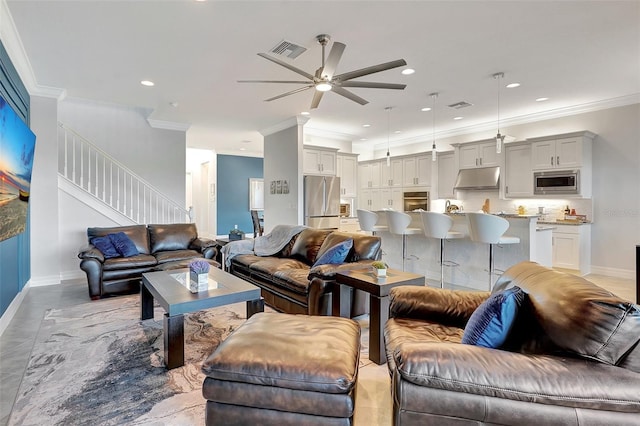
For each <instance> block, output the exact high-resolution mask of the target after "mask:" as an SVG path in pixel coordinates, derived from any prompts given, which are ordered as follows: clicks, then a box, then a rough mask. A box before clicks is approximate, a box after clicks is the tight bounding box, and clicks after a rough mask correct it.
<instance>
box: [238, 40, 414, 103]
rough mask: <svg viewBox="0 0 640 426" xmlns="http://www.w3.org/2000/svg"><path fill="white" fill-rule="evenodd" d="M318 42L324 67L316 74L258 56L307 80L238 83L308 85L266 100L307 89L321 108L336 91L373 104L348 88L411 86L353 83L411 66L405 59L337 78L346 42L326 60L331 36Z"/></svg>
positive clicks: (336, 47)
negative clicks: (323, 97) (387, 71)
mask: <svg viewBox="0 0 640 426" xmlns="http://www.w3.org/2000/svg"><path fill="white" fill-rule="evenodd" d="M316 40H318V43H320V44H321V45H322V65H321V66H320V68H318V69H317V70H316V72H315V74H313V75H312V74H309V73H308V72H306V71H304V70H301V69H300V68H297V67H294V66H293V65H291V64H288V63H286V62H284V61H281V60H280V59H278V58H274V57H272V56H269V55H267V54H265V53H258V56H261V57H263V58H265V59H267V60H269V61H271V62H275V63H276V64H278V65H280V66H283V67H285V68H287V69H289V70H291V71H293V72H295V73H297V74H300V75H301V76H303V77H306V78H307V80H306V81H291V80H238V83H285V84H304V86H303V87H300V88H298V89H294V90H291V91H289V92H286V93H283V94H281V95H278V96H274V97H273V98H269V99H265V101H273V100H276V99H280V98H284V97H285V96H289V95H293V94H295V93H299V92H303V91H305V90H309V89H313V88H315V89H316V91H315V93H314V95H313V100H312V101H311V108H312V109H313V108H317V107H318V105H319V104H320V101H321V100H322V95H323V94H324V92H328V91H332V92H334V93H337V94H338V95H341V96H344V97H345V98H347V99H351V100H352V101H354V102H357V103H359V104H360V105H366V104H368V103H369V101H367V100H366V99H363V98H361V97H360V96H358V95H356V94H354V93H353V92H350V91H349V90H347V89H345V87H364V88H370V89H396V90H403V89H404V88H405V87H407V85H406V84H393V83H372V82H365V81H351V80H353V79H355V78H358V77H362V76H365V75H369V74H375V73H377V72H381V71H386V70H390V69H393V68H397V67H401V66H404V65H407V62H406V61H405V60H404V59H397V60H395V61H391V62H386V63H383V64H378V65H373V66H370V67H366V68H361V69H359V70H355V71H350V72H346V73H343V74H338V75H334V73H335V71H336V68H337V67H338V62H340V58H341V57H342V53H343V52H344V49H345V47H347V46H346V45H345V44H343V43H339V42H337V41H336V42H334V43H333V45H332V46H331V51H330V52H329V56H328V57H327V59H326V61H325V56H324V49H325V46H326V45H327V43H328V42H329V40H331V37H330V36H329V35H327V34H320V35H318V36H316Z"/></svg>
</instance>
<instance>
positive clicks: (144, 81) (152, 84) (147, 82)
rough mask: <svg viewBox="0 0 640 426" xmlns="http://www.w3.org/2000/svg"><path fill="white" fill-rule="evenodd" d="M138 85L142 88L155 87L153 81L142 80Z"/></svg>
mask: <svg viewBox="0 0 640 426" xmlns="http://www.w3.org/2000/svg"><path fill="white" fill-rule="evenodd" d="M140 84H142V85H143V86H148V87H151V86H155V85H156V84H155V83H154V82H153V81H150V80H142V81H141V82H140Z"/></svg>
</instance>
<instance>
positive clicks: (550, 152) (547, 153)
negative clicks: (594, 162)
mask: <svg viewBox="0 0 640 426" xmlns="http://www.w3.org/2000/svg"><path fill="white" fill-rule="evenodd" d="M594 136H595V135H594V134H593V133H591V132H577V133H569V134H564V135H554V136H546V137H541V138H533V139H527V141H529V142H531V156H532V168H533V170H552V169H556V170H558V169H576V168H581V167H583V166H586V167H589V168H590V167H591V149H592V147H591V146H592V141H593V138H594Z"/></svg>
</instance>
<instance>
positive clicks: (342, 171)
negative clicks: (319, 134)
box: [336, 153, 358, 197]
mask: <svg viewBox="0 0 640 426" xmlns="http://www.w3.org/2000/svg"><path fill="white" fill-rule="evenodd" d="M337 162H338V167H337V169H336V170H337V176H338V177H339V178H340V196H341V197H356V195H357V192H358V180H357V177H358V154H344V153H338V155H337Z"/></svg>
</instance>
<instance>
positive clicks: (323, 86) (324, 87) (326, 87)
mask: <svg viewBox="0 0 640 426" xmlns="http://www.w3.org/2000/svg"><path fill="white" fill-rule="evenodd" d="M316 90H317V91H318V92H328V91H330V90H331V83H327V82H326V81H322V82H320V83H317V84H316Z"/></svg>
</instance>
